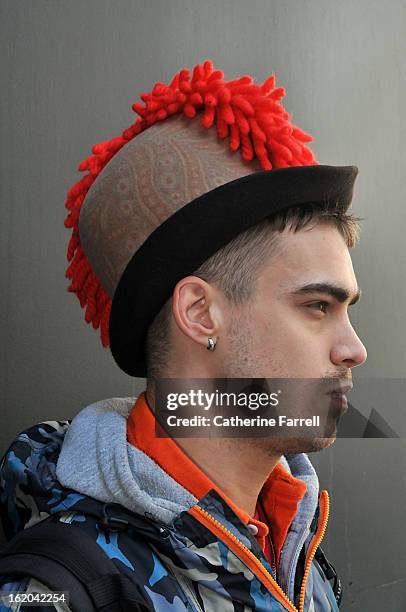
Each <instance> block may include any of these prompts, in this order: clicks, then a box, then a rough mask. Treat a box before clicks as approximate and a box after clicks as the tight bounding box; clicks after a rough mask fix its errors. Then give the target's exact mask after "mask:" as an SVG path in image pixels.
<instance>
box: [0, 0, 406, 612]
mask: <svg viewBox="0 0 406 612" xmlns="http://www.w3.org/2000/svg"><path fill="white" fill-rule="evenodd" d="M0 7H1V19H0V23H1V41H2V42H1V77H2V78H1V83H2V97H1V121H2V128H1V129H2V135H1V169H0V170H1V177H0V189H1V245H0V248H1V260H0V261H1V301H0V309H1V310H0V313H1V315H0V316H1V334H2V335H1V343H0V350H1V369H0V376H1V394H2V395H1V437H0V444H1V451H2V452H3V451H4V450H5V448H6V447H7V446H8V444H9V443H10V441H11V439H12V438H13V437H14V436H15V434H17V433H18V432H19V431H21V430H22V429H24V428H26V427H28V426H30V425H32V424H34V423H36V422H39V421H41V420H43V419H45V420H46V419H64V418H70V417H73V416H74V415H75V414H76V413H77V412H78V411H79V410H80V409H81V408H82V407H84V406H85V405H86V404H88V403H90V402H93V401H95V400H98V399H101V398H104V397H113V396H128V395H136V394H137V393H138V391H140V390H141V389H142V387H143V381H142V380H135V379H131V378H129V377H128V376H126V375H125V374H123V373H122V372H120V370H119V369H118V368H117V366H116V365H115V364H114V362H113V360H112V358H111V356H110V354H109V351H106V350H104V349H102V348H101V345H100V342H99V337H98V334H97V333H95V332H94V330H93V329H92V328H91V327H90V326H88V325H86V324H85V322H84V319H83V314H82V312H81V309H80V307H79V304H78V303H77V301H76V297H75V296H73V295H72V294H69V293H67V292H66V287H67V284H68V283H67V281H66V280H65V278H64V271H65V268H66V259H65V253H66V244H67V240H68V237H69V232H68V230H66V229H65V228H64V226H63V220H64V217H65V213H66V211H65V208H64V201H65V193H66V191H67V189H68V187H69V186H70V185H71V184H72V183H73V182H74V181H76V180H77V177H78V176H79V175H78V173H77V172H76V168H77V165H78V163H79V161H81V160H82V159H84V158H85V157H86V156H87V155H88V153H89V152H90V147H91V145H92V144H94V143H95V142H99V141H102V140H104V139H107V138H110V137H112V136H115V135H118V134H119V133H120V132H121V130H122V129H123V128H125V127H127V126H128V125H129V124H130V123H131V122H132V120H133V113H132V111H131V109H130V107H131V103H132V102H134V101H135V100H136V97H137V95H138V94H139V93H141V92H142V91H145V90H148V89H149V88H150V86H151V85H152V84H153V83H154V82H155V81H156V80H164V81H167V80H168V79H169V78H170V77H171V76H172V75H173V74H174V72H175V71H177V70H178V69H179V68H181V67H184V66H193V65H194V64H195V63H197V62H200V61H202V60H204V59H205V58H207V57H209V58H211V59H212V60H213V61H214V63H215V65H217V66H218V67H220V68H222V69H223V70H224V71H225V73H226V76H227V78H233V77H235V76H238V75H240V74H244V73H250V74H253V75H254V76H255V77H256V78H258V80H261V79H263V78H264V77H266V76H267V75H268V74H270V73H271V72H275V74H276V76H277V82H278V84H279V85H281V86H284V87H286V90H287V96H286V98H285V99H284V104H285V106H286V108H287V110H288V111H289V112H290V113H291V114H292V117H293V120H294V122H295V123H296V124H297V125H299V126H300V127H302V128H303V129H305V130H306V131H308V132H310V133H311V134H313V135H314V137H315V141H314V143H313V144H312V147H313V150H314V151H315V153H316V156H317V158H318V160H319V161H321V162H323V163H331V164H343V165H346V164H356V165H358V166H359V169H360V174H359V178H358V181H357V188H356V196H355V199H354V210H355V212H356V213H357V214H358V215H360V216H362V217H364V218H365V221H364V222H363V231H362V242H361V245H360V246H359V247H358V248H357V250H356V251H355V252H354V253H353V261H354V267H355V270H356V274H357V277H358V282H359V284H360V286H361V287H362V289H363V292H364V296H363V298H362V300H361V302H360V303H359V305H357V306H356V308H355V309H354V311H353V314H352V321H353V323H354V326H355V327H356V329H357V331H358V333H359V335H360V336H361V338H362V339H363V341H364V343H365V344H366V346H367V348H368V352H369V359H368V361H367V363H366V364H365V365H364V366H363V367H362V368H359V371H358V372H356V375H357V376H358V377H371V378H376V377H389V378H395V377H399V378H402V377H405V375H406V364H405V347H406V327H405V325H404V310H405V304H406V283H405V282H404V280H405V272H406V255H405V248H404V230H405V225H406V224H405V222H406V207H405V195H406V187H405V175H406V172H405V170H406V156H405V154H404V143H405V142H406V126H405V120H404V109H405V108H406V60H405V58H406V3H405V1H404V0H391V2H389V3H383V2H380V1H378V0H370V1H366V0H341V1H340V2H336V1H334V0H306V1H303V0H290V1H288V0H251V1H250V2H244V0H223V1H221V0H217V1H213V0H205V1H202V0H189V1H188V0H170V1H169V0H167V1H165V0H149V1H146V0H115V1H113V0H111V1H108V0H83V1H78V0H70V1H69V2H63V1H61V0H54V1H47V0H35V1H33V0H10V1H7V0H1V2H0ZM354 375H355V373H354ZM381 408H382V411H383V412H384V409H385V407H384V406H382V407H381ZM311 459H312V460H313V462H314V464H315V466H316V468H317V469H318V472H319V475H320V480H321V486H322V487H326V488H328V490H329V491H330V493H331V497H332V514H331V519H330V526H329V532H328V536H327V538H326V543H325V547H324V548H325V550H326V553H327V555H328V556H330V557H331V560H332V561H333V562H335V565H336V566H337V569H338V571H339V573H340V576H341V578H342V581H343V586H344V591H345V599H344V604H343V609H344V610H358V611H362V612H364V611H367V610H368V612H373V611H378V610H379V611H382V610H385V611H400V610H405V609H406V554H405V550H406V536H405V530H404V508H405V503H406V479H405V473H406V470H405V468H406V445H405V442H404V440H338V441H337V443H336V444H335V445H334V446H333V447H331V448H330V449H328V450H326V451H324V452H323V453H320V454H318V455H312V456H311Z"/></svg>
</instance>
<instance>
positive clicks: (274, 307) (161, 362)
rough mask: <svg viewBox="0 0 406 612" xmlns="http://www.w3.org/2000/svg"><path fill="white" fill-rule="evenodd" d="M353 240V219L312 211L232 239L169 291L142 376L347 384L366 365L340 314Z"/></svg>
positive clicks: (350, 295)
mask: <svg viewBox="0 0 406 612" xmlns="http://www.w3.org/2000/svg"><path fill="white" fill-rule="evenodd" d="M357 240H358V224H357V219H356V218H355V217H353V216H352V215H351V214H347V213H345V212H343V211H340V210H339V209H337V210H336V211H331V210H329V209H327V208H324V209H323V208H321V207H315V206H312V205H309V206H307V207H301V208H293V209H289V210H287V211H284V212H283V213H280V214H277V215H275V216H274V217H273V218H270V219H267V220H265V221H263V222H261V223H260V224H258V225H256V226H255V227H253V228H252V229H250V230H247V231H246V232H244V233H242V234H240V235H239V236H237V238H235V239H234V240H233V241H231V242H230V243H229V244H228V245H226V246H225V247H224V248H222V249H221V250H219V251H218V252H217V253H215V254H214V255H213V256H212V257H211V258H209V259H208V260H207V261H206V262H205V263H204V264H203V265H202V266H201V267H200V268H199V269H198V270H196V272H195V274H194V275H190V276H188V277H186V278H183V279H182V280H181V281H179V282H178V283H177V285H176V287H175V289H174V292H173V296H172V298H171V299H170V300H168V302H167V303H166V304H165V305H164V307H163V308H162V310H161V312H160V313H159V314H158V316H157V317H156V318H155V320H154V322H153V324H152V325H151V327H150V329H149V333H148V338H147V366H148V376H149V377H155V378H160V377H161V378H164V377H167V378H199V377H201V378H304V379H335V378H337V379H349V378H351V370H352V368H353V367H355V366H357V365H360V364H362V363H363V362H364V361H365V360H366V350H365V347H364V345H363V344H362V342H361V341H360V339H359V338H358V336H357V335H356V333H355V331H354V329H353V327H352V325H351V322H350V319H349V312H348V309H349V306H350V305H352V304H354V303H355V302H356V301H357V300H358V298H359V293H360V291H359V288H358V285H357V281H356V278H355V274H354V270H353V267H352V262H351V257H350V253H349V249H350V248H352V247H354V246H355V244H356V243H357ZM208 337H212V338H213V339H214V340H215V342H216V349H215V351H214V352H209V351H207V350H206V346H207V338H208ZM331 441H332V440H330V441H328V440H327V439H324V440H323V441H321V440H318V441H312V442H311V443H310V444H307V445H306V444H305V442H304V440H300V441H299V440H294V441H292V440H291V441H290V442H289V443H288V440H284V441H282V446H283V448H284V452H287V447H289V444H290V447H289V448H288V450H289V449H290V452H294V451H296V450H298V448H300V450H308V451H310V450H316V449H317V448H322V447H323V446H327V445H328V444H329V443H330V442H331ZM270 443H271V444H273V446H274V444H275V440H273V441H272V442H270Z"/></svg>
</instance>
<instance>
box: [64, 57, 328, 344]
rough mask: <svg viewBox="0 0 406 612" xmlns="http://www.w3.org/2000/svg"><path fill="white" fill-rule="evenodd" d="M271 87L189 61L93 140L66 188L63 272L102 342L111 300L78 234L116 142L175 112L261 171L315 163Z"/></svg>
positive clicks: (271, 80) (278, 90) (271, 82)
mask: <svg viewBox="0 0 406 612" xmlns="http://www.w3.org/2000/svg"><path fill="white" fill-rule="evenodd" d="M275 84H276V78H275V75H271V76H270V77H268V78H267V79H266V80H265V81H264V82H263V83H262V85H259V84H256V83H255V82H254V79H253V77H251V76H248V75H245V76H242V77H240V78H238V79H234V80H232V81H225V80H224V73H223V72H222V71H221V70H215V69H214V68H213V64H212V62H211V61H210V60H207V61H205V62H204V63H203V65H197V66H195V67H194V69H193V72H192V76H190V71H189V70H188V69H186V68H185V69H183V70H181V71H180V72H178V73H177V74H175V76H174V77H173V79H172V81H171V82H170V84H169V85H165V84H164V83H160V82H158V83H156V84H155V86H154V88H153V90H152V92H150V93H143V94H141V96H140V98H141V100H142V102H136V103H135V104H133V105H132V109H133V110H134V112H135V113H137V115H139V117H138V118H137V120H136V121H135V123H133V124H132V125H131V126H130V127H128V128H127V129H126V130H124V131H123V133H122V135H121V136H118V137H116V138H112V139H111V140H106V141H104V142H100V143H98V144H95V145H94V146H93V147H92V153H93V155H91V156H90V157H88V158H86V159H85V160H83V161H82V162H81V163H80V165H79V171H81V172H85V171H87V174H86V176H84V177H83V178H82V179H81V180H80V181H78V182H77V183H76V184H75V185H74V186H73V187H71V189H70V190H69V191H68V194H67V200H66V208H67V209H68V210H69V213H68V215H67V217H66V219H65V227H67V228H72V236H71V238H70V241H69V245H68V250H67V258H68V261H69V262H70V264H69V266H68V268H67V270H66V273H65V276H66V277H67V278H69V279H71V283H70V285H69V287H68V291H71V292H74V293H76V295H77V296H78V299H79V301H80V305H81V307H82V308H86V311H85V320H86V321H87V323H92V325H93V327H94V329H97V328H99V327H100V335H101V341H102V344H103V346H104V347H108V346H109V333H108V332H109V316H110V309H111V303H112V300H111V298H110V296H109V295H108V294H107V292H106V291H105V290H104V288H103V287H102V285H101V283H100V281H99V280H98V278H97V276H96V274H95V273H94V271H93V270H92V268H91V266H90V264H89V261H88V259H87V257H86V255H85V253H84V250H83V247H82V245H81V243H80V237H79V215H80V210H81V206H82V204H83V201H84V199H85V196H86V194H87V192H88V190H89V188H90V186H91V185H92V183H93V182H94V181H95V179H96V178H97V176H98V175H99V174H100V172H101V171H102V170H103V168H104V167H105V166H106V164H107V163H108V162H109V161H110V160H111V158H112V157H113V156H114V155H115V154H116V153H117V152H118V151H119V150H120V149H121V147H123V146H124V145H125V144H127V143H128V142H129V141H130V140H132V139H133V138H134V137H136V136H137V135H138V134H140V133H141V132H143V131H144V130H146V129H148V128H149V127H150V126H152V125H154V124H155V123H157V122H160V121H165V119H166V118H167V117H170V116H172V115H176V114H181V113H183V114H184V115H185V116H186V117H188V118H189V119H191V120H193V119H194V118H195V117H197V116H200V117H201V119H200V121H201V125H202V126H203V127H205V128H207V129H209V128H211V127H213V126H214V125H215V126H216V130H217V136H218V138H219V139H226V138H228V145H229V148H230V149H231V150H232V151H234V152H236V151H238V150H240V151H241V155H242V158H243V159H244V160H246V161H250V160H253V159H254V158H257V159H258V161H259V163H260V165H261V167H262V169H263V170H271V169H272V168H287V167H290V166H307V165H316V164H318V162H317V161H316V160H315V158H314V155H313V152H312V151H311V150H310V149H309V148H308V147H307V146H306V144H305V143H307V142H309V141H311V140H313V138H312V137H311V136H310V135H309V134H307V133H306V132H304V131H303V130H301V129H300V128H298V127H296V126H294V125H293V124H292V123H291V122H290V117H289V114H288V113H287V112H286V110H285V109H284V107H283V105H282V104H281V103H280V100H281V99H282V98H283V97H284V96H285V90H284V88H283V87H275Z"/></svg>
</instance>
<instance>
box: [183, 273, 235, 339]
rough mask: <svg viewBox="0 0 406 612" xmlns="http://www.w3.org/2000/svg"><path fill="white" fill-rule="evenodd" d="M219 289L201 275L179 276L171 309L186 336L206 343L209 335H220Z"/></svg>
mask: <svg viewBox="0 0 406 612" xmlns="http://www.w3.org/2000/svg"><path fill="white" fill-rule="evenodd" d="M220 300H221V298H220V292H219V291H218V289H216V288H215V287H213V285H210V284H209V283H207V282H206V281H204V280H203V279H201V278H199V277H198V276H186V277H185V278H182V280H180V281H179V282H178V283H177V285H176V287H175V289H174V292H173V296H172V312H173V316H174V319H175V322H176V324H177V326H178V328H179V329H180V330H181V331H182V333H183V334H185V336H187V337H188V338H190V339H191V340H194V341H195V342H198V343H199V344H202V345H203V346H206V345H207V338H208V337H209V336H211V337H212V338H214V339H215V340H217V339H218V338H219V334H220V329H221V327H222V318H223V317H222V309H221V303H220Z"/></svg>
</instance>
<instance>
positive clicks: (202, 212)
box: [65, 61, 358, 377]
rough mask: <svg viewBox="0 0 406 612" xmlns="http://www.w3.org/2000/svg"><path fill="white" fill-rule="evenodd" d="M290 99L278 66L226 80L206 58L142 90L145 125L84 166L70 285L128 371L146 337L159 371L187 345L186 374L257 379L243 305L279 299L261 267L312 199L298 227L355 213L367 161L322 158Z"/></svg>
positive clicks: (140, 359)
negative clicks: (266, 293) (361, 167)
mask: <svg viewBox="0 0 406 612" xmlns="http://www.w3.org/2000/svg"><path fill="white" fill-rule="evenodd" d="M283 95H284V90H283V89H282V88H276V87H275V77H274V76H271V77H269V78H268V79H266V80H265V81H264V82H263V83H262V84H257V83H255V82H254V81H253V79H252V78H251V77H249V76H243V77H240V78H239V79H234V80H232V81H225V80H224V79H223V74H222V73H221V71H218V70H214V68H213V65H212V64H211V62H209V61H208V62H205V63H204V64H203V65H198V66H195V68H194V70H193V74H192V75H191V74H190V73H189V71H188V70H182V71H180V72H179V73H178V74H176V75H175V76H174V78H173V79H172V81H171V83H170V84H169V85H164V84H163V83H157V84H156V85H155V86H154V88H153V90H152V92H150V93H145V94H142V96H141V98H142V101H143V104H140V103H136V104H134V105H133V109H134V110H135V112H137V113H138V115H139V118H138V119H137V120H136V122H135V123H134V124H133V125H132V126H130V127H129V128H128V129H126V130H124V132H123V133H122V135H121V136H120V137H117V138H114V139H112V140H110V141H105V142H103V143H100V144H98V145H95V146H94V147H93V148H92V152H93V155H91V156H90V157H89V158H87V159H86V160H84V161H83V162H82V163H81V164H80V167H79V168H80V170H87V171H88V174H87V175H86V176H84V177H83V178H82V180H81V181H79V182H78V183H77V184H76V185H74V186H73V187H72V188H71V189H70V190H69V192H68V200H67V203H66V206H67V208H68V209H69V211H70V212H69V215H68V217H67V219H66V221H65V224H66V226H67V227H71V228H72V237H71V240H70V243H69V247H68V259H69V261H71V263H70V265H69V268H68V270H67V271H66V276H68V277H69V278H71V279H72V282H71V285H70V287H69V290H70V291H74V292H75V293H76V294H77V296H78V298H79V300H80V303H81V306H82V307H86V313H85V318H86V321H87V322H91V323H92V324H93V327H95V328H97V327H100V329H101V338H102V343H103V345H104V346H109V345H110V348H111V352H112V354H113V356H114V359H115V360H116V362H117V363H118V365H119V366H120V368H121V369H122V370H123V371H125V372H126V373H128V374H130V375H131V376H142V377H144V376H145V375H146V374H147V371H146V350H145V347H146V346H147V349H148V351H149V353H150V358H149V370H150V371H149V375H150V376H152V375H153V374H154V372H155V374H157V373H158V374H159V373H163V371H164V370H166V371H167V372H168V367H169V365H168V364H170V362H171V361H172V359H168V358H169V356H171V357H172V355H173V354H174V353H173V351H175V353H176V355H177V357H176V364H177V367H178V369H179V368H180V367H181V362H180V358H181V356H182V344H183V345H184V347H187V349H188V353H190V354H192V353H193V359H192V360H189V361H187V360H186V361H187V366H188V367H187V370H188V371H189V372H190V371H191V369H192V364H193V368H194V369H195V370H197V371H199V372H202V371H203V370H204V371H206V370H207V369H209V370H210V371H214V372H226V373H228V374H229V375H231V373H232V372H233V371H237V370H238V371H241V370H243V369H245V371H246V372H247V375H248V370H247V364H246V365H245V366H244V360H245V361H247V360H249V359H254V360H255V362H256V363H257V357H256V350H257V349H256V348H255V346H254V344H253V342H254V339H255V334H252V333H251V332H248V329H249V328H248V325H249V323H250V321H251V320H250V319H247V318H246V313H245V311H246V309H247V308H248V309H250V307H251V306H250V305H251V304H252V303H254V302H255V300H257V299H258V300H261V299H267V300H268V299H269V297H267V298H265V297H263V298H261V297H260V296H261V295H262V294H261V293H258V292H260V282H259V281H260V280H261V279H262V276H260V275H262V274H265V272H266V270H267V266H268V264H269V265H270V264H271V263H272V265H273V264H274V263H275V265H277V266H278V265H280V262H281V261H282V260H281V259H280V257H279V256H280V254H281V253H282V252H283V251H284V250H285V248H286V245H285V244H284V242H285V241H286V236H287V233H288V232H289V231H290V230H289V225H290V223H291V219H290V216H289V215H290V213H289V215H287V214H286V211H287V210H288V209H292V208H294V207H297V208H298V210H300V211H301V212H300V215H302V214H303V211H304V209H305V207H306V206H308V205H309V203H312V206H313V207H314V208H315V209H317V215H319V216H317V217H315V216H314V215H313V213H311V215H310V218H309V219H307V216H306V215H307V213H306V215H305V218H304V220H303V219H302V218H300V219H299V222H298V223H296V222H295V221H294V220H293V226H294V227H293V229H297V230H298V231H299V232H307V233H310V231H312V230H311V228H310V226H309V223H310V222H317V223H323V224H324V225H325V224H326V223H329V222H330V221H331V219H335V221H337V220H339V217H340V215H342V214H343V212H344V211H346V210H347V209H348V207H349V205H350V202H351V198H352V192H353V186H354V181H355V178H356V175H357V172H358V171H357V168H355V167H354V166H345V167H336V166H322V165H319V164H318V163H317V161H316V160H315V158H314V155H313V153H312V151H311V150H310V149H309V148H308V147H307V145H306V143H307V142H308V141H309V140H312V138H311V136H309V135H308V134H306V133H305V132H304V131H303V130H301V129H300V128H298V127H297V126H295V125H293V124H292V123H291V121H290V117H289V114H288V113H287V112H286V111H285V109H284V107H283V106H282V104H281V103H280V99H281V98H282V97H283ZM327 212H328V214H329V215H330V216H331V219H330V221H329V220H328V218H327V216H326V214H327ZM275 214H277V215H278V216H277V217H275ZM320 215H321V217H320ZM268 218H269V221H264V220H266V219H268ZM306 219H307V221H306ZM302 225H303V227H302ZM341 225H342V224H341ZM285 226H286V227H285ZM334 227H336V228H338V230H339V227H341V226H340V223H338V224H337V223H336V225H335V226H334ZM342 227H344V226H342ZM342 227H341V229H342ZM338 230H336V231H338ZM313 231H315V230H313ZM343 235H344V234H343ZM213 254H214V255H213ZM299 259H300V257H299ZM278 262H279V263H278ZM272 269H274V267H272ZM191 276H192V277H193V278H192V279H191V278H190V277H191ZM174 289H175V291H174ZM172 294H173V298H172V302H173V320H172V319H171V317H172V314H171V313H170V312H169V309H170V308H171V307H172V306H171V303H170V296H171V295H172ZM258 296H259V297H258ZM193 300H195V301H193ZM165 302H167V305H166V306H165V307H164V304H165ZM255 304H257V302H255ZM160 311H161V313H160V314H158V313H159V312H160ZM190 316H192V317H193V316H194V317H196V320H194V321H193V320H192V319H188V317H190ZM256 316H257V318H258V317H260V313H257V315H256ZM241 318H242V320H241V323H244V326H242V327H241V330H240V331H239V333H236V325H237V323H236V322H239V320H240V319H241ZM197 320H198V321H197ZM258 320H260V319H258ZM238 325H240V323H238ZM199 326H200V327H199ZM210 329H212V334H211V336H215V338H216V342H217V348H216V350H215V352H213V353H212V354H211V357H212V359H211V361H207V359H206V358H207V357H208V355H207V353H205V354H204V357H203V356H202V355H201V353H200V354H199V353H196V350H197V349H198V348H200V347H199V346H198V345H199V338H198V336H199V334H200V335H201V334H203V333H204V335H206V332H209V330H210ZM247 333H249V340H250V343H251V344H250V347H251V348H250V349H249V351H248V352H247V351H242V352H239V355H238V356H237V355H236V352H235V351H234V352H233V351H232V348H233V346H234V345H233V344H232V343H233V342H234V343H240V344H241V342H244V346H247V342H246V341H245V340H243V337H244V336H243V334H247ZM274 333H275V332H274ZM211 336H210V335H209V334H208V333H207V337H206V339H205V343H206V342H207V341H208V338H209V337H211ZM179 349H180V350H179ZM195 353H196V354H195ZM275 354H276V353H275V352H274V353H273V359H275ZM268 358H269V354H268V355H267V359H268ZM257 365H259V363H257ZM171 367H172V369H174V365H173V363H172V366H171ZM261 367H262V368H263V369H264V368H265V369H267V370H269V368H270V364H269V363H268V364H266V363H262V362H261Z"/></svg>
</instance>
